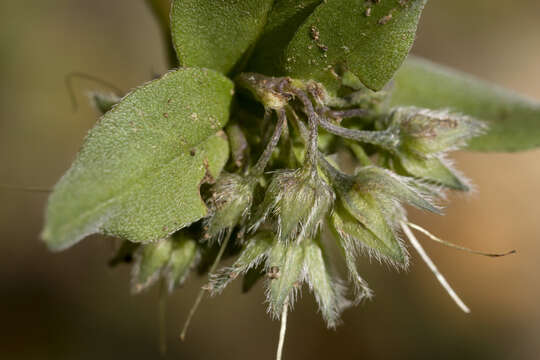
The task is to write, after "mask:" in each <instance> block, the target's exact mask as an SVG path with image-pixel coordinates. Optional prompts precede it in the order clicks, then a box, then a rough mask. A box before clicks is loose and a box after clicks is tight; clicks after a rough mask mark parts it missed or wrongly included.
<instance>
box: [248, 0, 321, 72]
mask: <svg viewBox="0 0 540 360" xmlns="http://www.w3.org/2000/svg"><path fill="white" fill-rule="evenodd" d="M322 2H323V0H274V5H273V6H272V10H271V11H270V14H269V15H268V21H267V23H266V26H265V27H264V31H263V33H262V34H261V36H260V38H259V40H258V41H257V46H256V47H255V51H253V56H252V58H251V59H250V61H249V64H248V68H249V70H250V71H254V72H259V73H262V74H265V75H272V76H279V75H284V71H283V68H282V64H283V60H284V59H283V57H284V56H285V55H284V53H283V52H284V50H285V48H286V47H287V45H288V44H289V42H290V41H291V39H292V38H293V36H294V34H295V33H296V31H297V29H298V27H299V26H300V25H302V23H303V22H304V21H305V19H306V18H307V17H308V16H309V15H310V14H311V13H312V12H313V10H315V8H316V7H317V6H318V5H319V4H320V3H322Z"/></svg>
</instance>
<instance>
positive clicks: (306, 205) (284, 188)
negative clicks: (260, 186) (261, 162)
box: [253, 169, 335, 241]
mask: <svg viewBox="0 0 540 360" xmlns="http://www.w3.org/2000/svg"><path fill="white" fill-rule="evenodd" d="M334 197H335V195H334V192H333V191H332V189H331V188H330V186H329V185H328V184H327V183H326V182H325V181H324V180H322V179H321V178H320V177H319V176H318V175H317V173H316V172H314V171H308V170H305V169H297V170H284V171H281V172H278V173H276V174H275V175H274V176H273V178H272V181H271V182H270V184H269V185H268V188H267V190H266V194H265V197H264V200H263V202H262V204H261V206H260V211H259V214H258V216H257V221H256V223H255V224H254V226H253V228H254V229H256V228H258V227H259V226H260V225H261V224H262V223H263V222H264V221H265V220H266V219H267V218H270V219H271V220H272V221H273V222H274V223H275V225H276V228H277V237H278V239H279V240H280V241H292V240H295V239H298V240H301V239H303V238H306V237H312V236H314V235H315V234H316V233H317V231H318V230H319V227H320V225H321V223H322V221H323V220H324V217H325V216H326V214H327V213H328V211H329V210H330V208H331V206H332V203H333V201H334Z"/></svg>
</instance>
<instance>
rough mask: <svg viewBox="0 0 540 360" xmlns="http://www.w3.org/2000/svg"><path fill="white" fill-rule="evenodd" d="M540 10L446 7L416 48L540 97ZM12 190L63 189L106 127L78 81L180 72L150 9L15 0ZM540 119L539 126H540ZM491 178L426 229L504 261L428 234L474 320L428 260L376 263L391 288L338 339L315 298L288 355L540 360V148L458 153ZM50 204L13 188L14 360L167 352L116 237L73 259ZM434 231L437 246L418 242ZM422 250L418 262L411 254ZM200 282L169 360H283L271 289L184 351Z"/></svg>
mask: <svg viewBox="0 0 540 360" xmlns="http://www.w3.org/2000/svg"><path fill="white" fill-rule="evenodd" d="M539 18H540V2H538V1H537V0H521V1H519V2H512V1H506V0H454V1H431V2H430V3H429V4H428V6H427V8H426V10H425V13H424V16H423V20H422V22H421V25H420V31H419V33H418V39H417V42H416V45H415V49H414V52H415V53H416V54H419V55H422V56H425V57H427V58H429V59H432V60H435V61H438V62H441V63H443V64H446V65H450V66H453V67H455V68H458V69H461V70H464V71H467V72H470V73H472V74H475V75H477V76H479V77H481V78H484V79H487V80H490V81H493V82H495V83H497V84H500V85H502V86H505V87H508V88H511V89H514V90H516V91H518V92H520V93H522V94H525V95H528V96H530V97H532V98H536V99H538V100H540V65H539V64H540V42H539V37H540V22H539V21H538V19H539ZM0 49H1V50H0V75H1V76H0V164H1V166H0V182H1V183H7V184H17V185H27V186H45V187H48V186H52V185H53V184H54V183H55V182H56V181H57V180H58V178H59V177H60V176H61V174H62V173H63V172H64V171H65V170H66V169H67V168H68V166H69V164H70V163H71V161H72V160H73V158H74V156H75V154H76V152H77V150H78V149H79V146H80V144H81V141H82V139H83V137H84V135H85V133H86V131H87V130H88V129H89V127H91V126H92V124H93V122H94V121H95V118H96V114H95V112H94V111H93V110H92V109H91V107H90V106H88V105H87V102H86V101H85V100H86V96H85V91H86V90H92V89H98V88H99V86H98V85H96V84H93V83H90V82H87V81H84V80H80V81H77V82H76V92H77V98H78V101H79V103H80V106H79V110H78V111H77V112H76V113H75V112H74V111H73V109H72V106H71V103H70V100H69V97H68V94H67V92H66V89H65V86H64V77H65V76H66V75H67V74H68V73H70V72H73V71H80V72H85V73H88V74H91V75H95V76H99V77H101V78H104V79H107V80H108V81H110V82H112V83H113V84H116V85H117V86H118V87H119V88H121V89H123V90H125V91H127V90H129V89H130V88H133V87H135V86H137V85H139V84H141V83H142V82H144V81H147V80H149V79H151V78H152V77H153V75H154V74H159V73H162V72H164V71H165V70H166V65H165V52H164V50H163V44H162V43H161V38H160V35H159V31H158V27H157V24H156V23H155V21H154V19H153V18H152V16H151V14H150V13H149V12H148V11H147V8H146V6H145V4H144V2H143V1H142V0H115V1H107V0H93V1H85V0H55V1H41V0H19V1H8V0H4V1H0ZM539 121H540V119H539ZM454 158H455V160H456V162H457V165H458V167H459V168H460V169H461V170H462V171H463V172H464V173H465V174H467V175H468V176H469V177H470V178H471V179H472V180H473V182H474V183H475V184H476V185H477V188H478V190H479V191H478V192H476V193H474V194H472V195H467V196H465V195H456V194H452V195H451V196H450V203H449V205H448V208H447V211H446V212H447V215H446V216H444V217H437V216H431V215H423V214H419V213H416V212H412V213H411V215H412V219H413V221H415V222H417V223H419V224H422V225H424V226H425V227H428V228H429V229H431V230H432V231H433V232H434V233H436V234H438V235H440V236H442V237H443V238H445V239H446V240H450V241H453V242H456V243H459V244H462V245H465V246H469V247H472V248H475V249H483V250H488V251H503V250H508V249H513V248H515V249H517V250H518V253H517V255H513V256H509V257H505V258H498V259H491V258H484V257H479V256H475V255H470V254H467V253H462V252H458V251H455V250H452V249H449V248H445V247H442V246H440V245H438V244H434V243H431V242H428V241H427V240H421V241H423V243H424V244H425V247H426V249H427V251H428V252H429V253H430V254H431V256H432V258H433V259H434V261H435V262H436V263H437V264H438V266H439V268H440V269H441V270H442V271H443V273H444V274H445V275H446V276H447V278H448V279H449V281H450V283H451V284H452V285H453V286H454V288H455V289H456V290H457V291H458V293H459V294H460V295H461V296H462V297H463V299H464V300H465V302H466V303H467V304H468V305H469V306H470V307H471V309H472V313H471V314H470V315H465V314H463V313H462V312H460V310H459V309H458V308H457V307H456V306H455V305H454V304H453V302H452V301H451V300H450V298H449V297H448V296H447V295H446V293H445V292H444V291H443V290H442V288H441V287H440V286H439V284H438V283H437V281H436V280H435V278H434V277H433V275H432V274H431V273H430V272H429V270H428V269H427V268H426V266H425V265H424V264H423V263H422V262H421V261H420V259H418V257H417V256H414V257H413V264H412V267H411V269H410V271H409V272H407V273H396V272H394V271H393V270H392V269H389V268H387V267H385V266H381V265H379V264H376V263H371V264H370V263H369V261H368V260H366V261H365V262H364V263H362V264H361V265H360V269H361V271H362V273H363V274H364V275H365V278H366V279H367V280H368V281H369V283H370V285H371V286H372V288H373V290H374V291H375V293H376V296H375V298H374V300H373V301H370V302H367V303H365V304H363V305H361V306H358V307H355V308H351V309H349V310H347V311H346V312H345V314H344V316H343V322H344V323H343V325H342V326H340V327H338V328H337V330H335V331H331V330H327V329H326V328H325V325H324V323H323V321H322V319H321V318H320V316H319V315H318V314H317V313H316V306H315V304H314V300H313V299H312V296H311V295H310V294H309V293H308V291H306V290H304V296H303V297H302V298H301V300H300V301H299V303H298V304H297V305H296V307H295V311H294V312H293V313H292V314H291V315H290V318H289V330H288V334H287V339H286V343H285V350H284V356H285V359H484V358H485V359H537V358H538V354H539V353H540V302H539V301H538V298H539V296H540V282H539V280H538V272H539V270H540V262H539V261H538V255H540V241H539V240H540V239H539V238H540V222H539V221H538V214H539V213H540V202H539V201H538V200H537V199H538V196H539V195H540V161H539V160H540V151H530V152H525V153H519V154H480V153H457V154H455V155H454ZM45 201H46V194H38V193H25V192H16V191H6V190H0V238H1V241H0V319H1V321H2V326H1V327H0V358H2V359H10V360H11V359H17V360H18V359H92V360H94V359H119V358H129V359H159V357H160V356H159V352H158V321H157V290H156V289H153V290H151V291H149V292H146V293H144V294H142V295H138V296H132V295H130V289H129V268H128V267H121V268H117V269H110V268H108V267H107V264H106V262H107V260H108V258H109V257H110V255H111V251H112V250H111V249H112V247H111V240H110V239H104V238H101V237H93V238H90V239H87V240H85V241H83V242H82V243H80V244H78V245H77V246H75V247H73V248H71V249H69V250H67V251H65V252H61V253H55V254H53V253H50V252H49V251H48V250H47V249H46V248H45V246H44V245H43V244H42V243H41V242H40V240H39V232H40V230H41V227H42V222H43V209H44V206H45ZM421 239H423V238H421ZM413 255H415V254H413ZM203 282H204V279H202V278H195V277H193V278H191V279H190V281H189V282H188V284H187V286H186V287H185V288H183V289H181V290H180V291H178V292H176V293H175V294H173V296H171V297H170V298H169V300H168V318H167V328H168V341H169V352H168V354H167V355H166V358H168V359H215V358H219V359H273V358H274V353H275V347H276V344H277V336H278V327H279V324H278V322H276V321H272V320H271V319H270V318H269V317H268V316H267V315H266V312H265V305H264V304H263V301H264V296H263V289H262V287H261V286H260V285H259V286H257V287H256V288H255V289H253V290H252V291H251V292H250V293H249V294H247V295H241V294H240V282H237V283H236V284H234V285H233V286H231V287H229V288H228V289H227V290H226V291H225V292H224V294H223V295H222V296H220V297H217V298H211V299H205V301H204V302H203V304H202V306H201V308H200V310H199V312H198V313H197V315H196V316H195V318H194V322H193V324H192V327H191V331H190V332H189V333H188V337H187V341H186V342H185V343H180V342H179V341H178V340H177V334H178V333H179V331H180V329H181V326H182V323H183V320H184V319H185V316H186V315H187V311H188V308H189V306H190V305H191V304H192V302H193V300H194V297H195V294H196V291H197V290H198V288H199V287H200V286H201V285H202V284H203Z"/></svg>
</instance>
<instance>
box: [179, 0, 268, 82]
mask: <svg viewBox="0 0 540 360" xmlns="http://www.w3.org/2000/svg"><path fill="white" fill-rule="evenodd" d="M272 2H273V1H272V0H218V1H216V0H174V1H173V6H172V12H171V28H172V37H173V43H174V46H175V48H176V53H177V55H178V58H179V60H180V64H181V65H182V66H199V67H206V68H210V69H214V70H217V71H220V72H223V73H229V72H230V71H231V70H232V69H233V68H234V67H235V65H237V64H238V62H239V61H240V60H241V58H242V57H243V55H244V54H245V53H246V52H247V51H248V50H249V49H250V47H251V46H252V45H254V43H255V41H256V40H257V38H258V37H259V35H260V33H261V32H262V30H263V28H264V26H265V24H266V17H267V15H268V12H269V11H270V8H271V7H272Z"/></svg>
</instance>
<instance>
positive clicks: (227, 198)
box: [205, 173, 255, 238]
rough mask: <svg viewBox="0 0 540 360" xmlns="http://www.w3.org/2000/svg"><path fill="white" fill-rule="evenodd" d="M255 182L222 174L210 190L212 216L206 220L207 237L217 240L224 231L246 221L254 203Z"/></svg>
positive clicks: (234, 175) (233, 175) (235, 175)
mask: <svg viewBox="0 0 540 360" xmlns="http://www.w3.org/2000/svg"><path fill="white" fill-rule="evenodd" d="M254 187H255V182H254V181H253V180H252V179H251V178H245V177H242V176H240V175H237V174H229V173H224V174H222V175H221V176H220V177H219V179H218V180H217V182H216V183H215V184H214V186H213V187H212V189H211V190H210V191H211V193H212V196H211V198H210V199H209V201H208V203H209V204H208V205H209V207H210V212H211V213H210V216H209V217H208V218H207V220H206V224H205V225H206V229H207V230H206V234H207V235H206V237H207V238H216V237H219V235H221V234H222V233H223V231H224V230H226V229H230V228H233V227H235V226H236V225H238V224H240V223H242V222H244V221H245V218H246V216H247V215H248V213H249V210H250V208H251V204H252V202H253V190H254Z"/></svg>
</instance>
